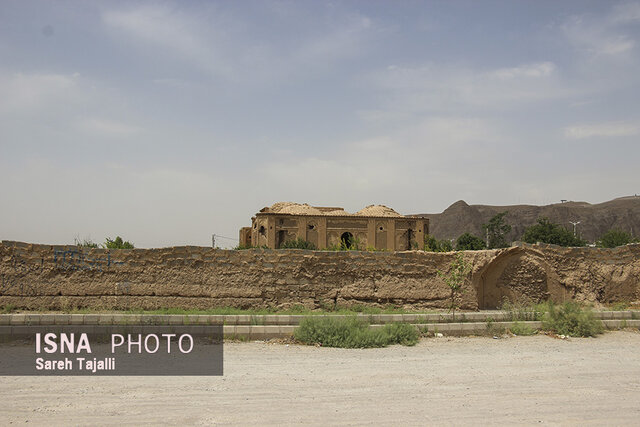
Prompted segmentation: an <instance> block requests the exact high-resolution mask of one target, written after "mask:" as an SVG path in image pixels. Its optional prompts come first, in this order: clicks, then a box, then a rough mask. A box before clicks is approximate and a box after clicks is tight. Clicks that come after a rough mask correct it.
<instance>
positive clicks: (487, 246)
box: [487, 228, 489, 249]
mask: <svg viewBox="0 0 640 427" xmlns="http://www.w3.org/2000/svg"><path fill="white" fill-rule="evenodd" d="M487 249H489V228H487Z"/></svg>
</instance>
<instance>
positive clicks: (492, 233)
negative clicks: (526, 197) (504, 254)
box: [482, 211, 511, 249]
mask: <svg viewBox="0 0 640 427" xmlns="http://www.w3.org/2000/svg"><path fill="white" fill-rule="evenodd" d="M507 213H508V212H507V211H504V212H500V213H499V214H496V215H494V216H493V218H491V219H490V220H489V223H488V224H483V225H482V229H483V230H485V232H486V233H487V235H488V237H489V242H488V247H489V249H496V248H506V247H507V246H509V244H508V243H507V237H506V235H507V233H509V232H510V231H511V226H510V225H509V224H507V222H506V221H505V220H504V217H505V216H506V215H507Z"/></svg>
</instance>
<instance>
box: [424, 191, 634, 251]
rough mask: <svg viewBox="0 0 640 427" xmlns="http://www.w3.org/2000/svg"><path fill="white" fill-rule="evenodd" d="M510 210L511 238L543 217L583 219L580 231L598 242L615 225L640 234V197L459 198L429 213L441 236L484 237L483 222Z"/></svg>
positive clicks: (567, 223)
mask: <svg viewBox="0 0 640 427" xmlns="http://www.w3.org/2000/svg"><path fill="white" fill-rule="evenodd" d="M503 211H507V212H508V214H507V216H506V217H505V219H506V221H507V223H508V224H510V225H511V227H512V229H511V233H510V234H509V236H508V240H511V241H513V240H519V239H520V237H521V236H522V233H523V232H524V230H525V228H527V227H529V226H531V225H533V224H535V223H536V221H537V219H538V218H540V217H547V218H549V219H550V220H551V221H552V222H554V223H558V224H561V225H563V226H564V227H566V228H567V229H569V230H572V229H573V225H572V224H571V222H577V221H580V224H578V226H577V231H578V234H579V236H580V237H582V238H583V239H586V240H587V241H589V242H594V241H596V240H597V239H598V238H599V237H600V236H601V235H602V234H604V233H606V232H607V231H608V230H610V229H611V228H619V229H621V230H624V231H627V232H629V233H631V234H632V235H633V236H635V237H638V236H640V196H628V197H620V198H618V199H614V200H611V201H609V202H604V203H599V204H595V205H592V204H590V203H586V202H565V203H556V204H552V205H546V206H531V205H513V206H487V205H468V204H467V203H465V202H464V201H463V200H459V201H457V202H455V203H454V204H452V205H451V206H449V207H448V208H447V209H446V210H445V211H444V212H442V213H439V214H420V215H425V216H427V217H428V218H429V220H430V227H429V228H430V233H431V234H432V235H433V236H435V237H437V238H438V239H454V238H457V237H458V236H460V235H461V234H462V233H464V232H467V231H468V232H470V233H472V234H475V235H476V236H484V233H483V230H482V224H486V223H487V222H488V221H489V219H490V218H491V217H493V216H494V215H495V214H497V213H499V212H503Z"/></svg>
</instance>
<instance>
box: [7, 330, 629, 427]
mask: <svg viewBox="0 0 640 427" xmlns="http://www.w3.org/2000/svg"><path fill="white" fill-rule="evenodd" d="M0 381H1V383H0V414H1V417H2V418H1V424H2V425H7V424H24V423H25V422H28V423H29V425H34V424H35V425H52V424H53V425H58V424H74V425H78V424H99V425H122V424H138V425H139V424H151V425H159V424H188V425H211V424H273V425H275V424H278V425H282V424H300V423H304V424H307V423H315V424H327V423H328V424H347V425H353V424H365V423H369V422H374V421H375V422H377V423H385V424H398V423H401V424H409V425H425V424H426V423H429V424H440V425H442V424H445V425H454V424H455V425H460V424H474V425H477V424H510V425H511V424H533V423H536V424H537V423H545V424H576V425H578V424H580V425H583V424H585V423H587V424H589V423H591V424H610V425H611V424H616V425H620V424H626V425H630V424H636V425H637V424H638V423H640V394H639V393H638V392H639V391H640V334H638V333H630V332H611V333H607V334H605V335H603V336H601V337H600V338H597V339H572V340H569V341H563V340H558V339H553V338H549V337H545V336H535V337H517V338H508V339H500V340H494V339H490V338H482V337H475V338H440V339H429V340H422V341H421V342H420V344H419V345H417V346H416V347H401V346H394V347H391V348H386V349H373V350H342V349H329V348H314V347H304V346H297V345H290V346H285V345H282V344H264V343H232V344H226V345H225V375H224V377H193V378H173V377H136V378H133V377H111V378H80V377H61V378H53V377H49V378H43V377H1V378H0Z"/></svg>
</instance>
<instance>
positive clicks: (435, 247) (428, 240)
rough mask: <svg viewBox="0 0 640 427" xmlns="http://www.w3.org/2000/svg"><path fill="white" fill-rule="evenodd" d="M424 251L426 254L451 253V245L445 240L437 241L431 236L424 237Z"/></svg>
mask: <svg viewBox="0 0 640 427" xmlns="http://www.w3.org/2000/svg"><path fill="white" fill-rule="evenodd" d="M424 250H425V251H427V252H451V251H453V245H452V244H451V241H449V240H447V239H442V240H438V239H436V238H435V237H433V236H430V235H428V234H427V235H425V236H424Z"/></svg>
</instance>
